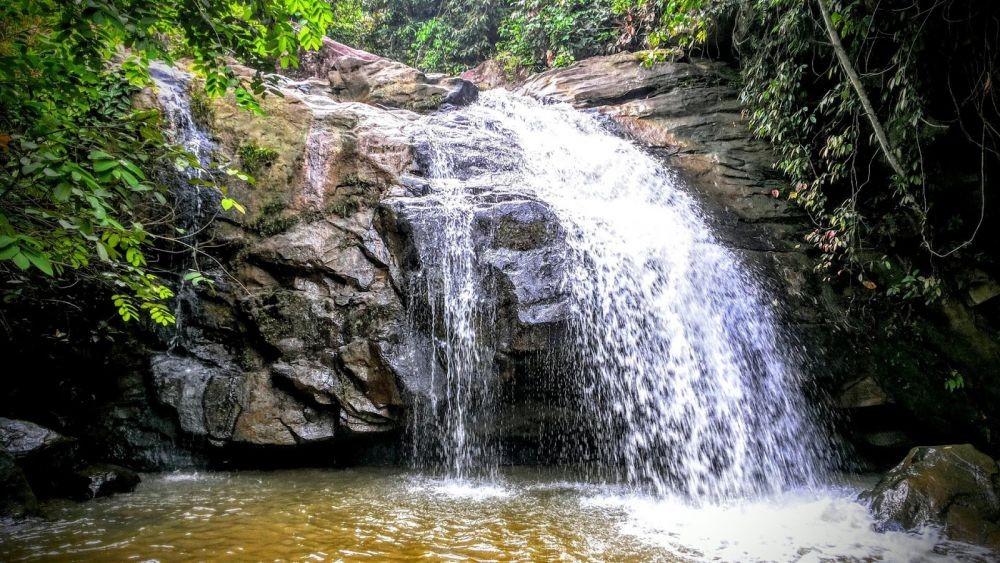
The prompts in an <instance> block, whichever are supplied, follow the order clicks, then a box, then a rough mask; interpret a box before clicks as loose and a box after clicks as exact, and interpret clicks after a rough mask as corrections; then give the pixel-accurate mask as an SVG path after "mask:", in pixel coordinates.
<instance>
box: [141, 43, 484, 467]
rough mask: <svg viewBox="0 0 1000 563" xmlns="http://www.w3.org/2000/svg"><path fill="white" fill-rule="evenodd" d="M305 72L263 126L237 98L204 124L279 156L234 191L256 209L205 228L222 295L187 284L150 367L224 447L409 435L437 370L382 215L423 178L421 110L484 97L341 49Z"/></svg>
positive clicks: (222, 148) (158, 387)
mask: <svg viewBox="0 0 1000 563" xmlns="http://www.w3.org/2000/svg"><path fill="white" fill-rule="evenodd" d="M305 69H306V72H307V76H306V77H305V78H304V79H303V80H300V81H298V82H292V81H288V82H287V83H286V84H285V86H284V88H283V89H284V95H283V96H281V97H279V96H268V97H267V98H265V100H264V102H263V107H264V110H265V112H266V115H265V116H264V117H259V116H254V115H251V114H250V113H248V112H245V111H243V110H240V109H238V108H237V107H236V104H235V102H234V100H233V99H231V98H230V99H220V100H210V101H209V100H206V101H204V102H203V103H202V107H201V108H200V111H199V112H198V115H195V116H194V117H195V118H196V121H198V122H199V124H200V126H201V128H203V129H204V130H205V131H207V132H208V133H209V134H210V136H211V137H212V138H213V140H214V142H215V143H216V145H217V146H216V148H217V151H218V152H219V153H220V154H221V155H223V156H224V157H225V158H231V159H234V160H239V159H240V158H242V156H241V155H243V154H244V153H246V152H247V151H248V149H247V147H251V148H252V149H253V150H254V151H256V152H264V153H267V154H270V155H271V158H270V159H269V160H268V162H267V163H266V164H263V165H261V166H260V168H259V169H257V170H254V174H255V176H256V182H255V183H253V184H247V183H245V182H241V181H237V180H233V181H232V182H231V183H230V185H229V189H230V191H231V193H232V194H234V197H235V198H236V199H237V200H239V201H241V202H242V203H243V204H244V205H245V206H246V208H247V209H248V212H247V214H246V215H236V214H231V215H227V216H225V217H221V218H220V219H221V220H216V221H215V222H214V223H213V224H212V225H211V228H209V229H207V230H206V232H207V233H208V235H207V236H206V237H205V240H204V241H202V244H212V245H215V246H216V247H217V248H220V249H221V251H219V252H216V253H215V256H216V257H217V258H218V266H219V267H218V268H217V269H215V270H211V269H209V273H210V275H211V277H212V278H213V280H214V291H195V290H194V288H191V287H188V288H186V289H185V288H183V287H182V288H181V290H180V291H179V295H181V296H182V298H183V299H182V308H181V311H180V312H181V314H180V315H179V317H178V318H179V319H180V323H179V330H178V334H176V335H175V336H173V337H172V341H173V343H174V345H173V346H172V347H170V348H169V349H168V350H165V351H162V352H159V353H156V354H154V355H153V357H152V359H151V360H150V372H151V381H152V388H153V392H154V395H155V397H156V398H157V401H158V402H159V403H160V404H161V405H163V406H164V407H166V408H167V409H169V411H170V412H172V416H173V417H174V418H175V419H176V420H177V423H178V425H179V427H180V430H181V431H182V433H183V434H184V435H185V436H187V437H189V438H191V440H192V443H193V445H195V446H197V447H203V448H207V449H208V450H209V451H212V450H216V451H218V452H225V451H227V450H231V449H232V448H233V447H239V446H253V447H292V446H301V445H308V444H316V443H323V442H330V441H337V440H343V439H348V438H352V437H358V436H377V435H380V434H385V433H392V432H397V431H399V430H400V429H401V428H402V426H403V424H404V422H405V417H406V404H407V399H408V396H409V395H408V393H409V390H408V388H407V387H406V385H405V384H404V382H406V381H408V380H412V379H415V378H416V377H417V375H415V372H417V371H426V369H425V366H424V365H420V366H419V367H418V365H417V364H415V363H414V361H413V360H412V359H413V358H414V357H415V354H414V353H413V351H412V350H411V349H410V345H409V343H408V339H407V334H406V332H407V327H406V322H407V320H406V311H405V305H404V299H405V295H404V294H403V292H402V290H401V285H400V284H401V283H403V278H402V277H401V273H400V264H401V262H400V260H399V259H398V257H397V256H395V255H393V254H392V253H391V252H390V250H389V246H388V244H387V242H386V241H387V237H389V236H395V233H393V232H390V231H387V230H386V229H384V228H382V227H383V225H384V223H383V221H382V219H381V213H382V212H381V211H380V209H381V208H380V205H381V202H382V201H383V200H385V199H386V198H388V197H390V196H391V195H393V194H396V195H398V194H401V193H405V192H406V190H407V189H408V188H407V187H406V183H407V182H408V181H409V180H408V179H409V178H411V176H412V175H413V174H416V173H417V172H418V166H417V165H416V149H415V148H414V146H413V141H412V137H413V128H414V127H415V126H416V125H415V124H416V122H417V121H418V119H419V117H420V116H419V115H418V114H416V113H414V112H413V111H411V110H418V111H429V110H433V109H437V108H439V107H441V106H442V105H443V104H461V103H467V102H469V101H471V100H473V99H475V96H476V89H475V87H474V86H472V85H471V84H470V83H468V82H466V81H464V80H461V79H457V78H447V77H443V76H434V75H425V74H424V73H421V72H419V71H417V70H415V69H412V68H409V67H406V66H405V65H402V64H400V63H397V62H394V61H388V60H385V59H381V58H379V57H376V56H374V55H371V54H368V53H364V52H362V51H357V50H354V49H350V48H347V47H345V46H343V45H339V44H337V43H334V42H330V41H327V42H326V43H325V44H324V47H323V49H321V50H320V51H319V52H318V53H316V54H313V55H311V56H310V57H309V58H308V60H307V61H306V64H305ZM246 72H250V71H249V70H246ZM393 108H396V109H393ZM168 113H169V112H168ZM192 113H193V112H192ZM249 164H251V163H246V162H245V163H244V165H249ZM334 449H336V448H334Z"/></svg>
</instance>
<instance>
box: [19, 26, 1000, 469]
mask: <svg viewBox="0 0 1000 563" xmlns="http://www.w3.org/2000/svg"><path fill="white" fill-rule="evenodd" d="M303 73H304V74H303V75H302V76H298V77H296V80H297V81H292V80H291V79H288V80H285V81H282V82H281V83H280V85H279V86H278V87H279V88H280V90H281V92H282V95H281V96H277V95H271V96H268V97H266V98H265V99H264V110H265V112H266V115H265V116H263V117H260V116H254V115H252V114H250V113H249V112H245V111H243V110H240V109H238V108H237V107H236V104H235V100H233V99H218V100H205V99H198V98H196V99H195V100H194V102H195V103H194V104H193V106H192V109H193V114H194V117H195V120H196V121H197V122H198V123H199V124H200V126H201V127H202V128H203V129H204V130H206V131H207V132H209V133H210V135H211V137H212V138H213V142H214V145H215V149H214V150H215V151H216V152H217V155H216V156H217V157H218V158H219V159H221V160H230V161H232V162H234V164H237V165H240V166H242V167H243V168H246V169H248V170H249V171H250V172H251V173H252V174H254V176H255V177H256V181H255V182H254V183H252V184H249V183H246V182H243V181H240V180H238V179H235V178H230V180H228V184H229V185H228V189H229V190H230V192H231V193H232V195H233V197H234V198H236V199H237V200H238V201H240V202H241V203H242V204H243V205H244V206H245V207H246V208H247V213H246V214H245V215H238V214H234V213H228V214H220V215H218V216H216V215H215V214H209V216H207V217H205V222H204V226H205V228H204V231H203V234H202V235H201V236H200V237H199V240H198V246H199V247H200V248H201V249H202V250H203V251H204V253H203V254H201V255H200V256H199V257H198V258H197V259H198V265H199V267H200V269H201V270H202V271H204V272H205V273H206V274H207V275H208V276H209V277H210V278H211V279H212V280H213V281H214V286H213V288H205V287H203V288H202V289H199V290H198V291H195V290H194V289H193V288H191V287H190V286H187V287H186V288H185V287H182V288H181V291H179V295H180V296H181V299H180V304H179V307H180V308H179V311H178V312H179V315H178V318H179V321H180V322H179V327H178V328H177V333H176V334H171V335H160V336H161V337H160V338H150V339H146V340H143V341H142V342H137V343H135V344H134V345H133V346H131V347H129V348H128V349H127V350H122V349H121V348H122V347H121V346H120V345H115V346H112V347H111V348H109V349H108V354H107V355H106V357H104V358H103V359H102V360H101V361H103V362H104V364H103V365H105V366H109V367H108V370H109V371H108V374H107V375H108V378H107V379H106V380H103V383H101V385H102V386H103V387H102V390H101V391H100V392H99V393H98V392H93V393H91V391H92V390H93V388H94V385H92V384H89V383H87V382H82V383H81V382H79V381H77V382H76V383H73V384H72V386H73V388H74V389H75V391H74V393H73V394H72V396H73V397H80V396H86V395H87V394H88V393H90V394H91V396H94V397H97V399H95V401H94V404H93V405H92V406H90V407H88V408H87V409H84V412H83V413H82V414H81V413H76V414H74V415H72V416H69V415H65V414H57V415H49V414H47V415H46V417H45V420H44V421H42V422H45V423H48V424H53V425H56V426H58V425H60V424H63V425H67V426H69V425H73V424H74V423H75V422H76V421H79V420H83V421H84V422H85V424H83V425H81V426H77V428H79V429H80V430H79V432H73V431H72V429H71V428H60V430H62V431H64V432H66V433H68V434H84V435H85V436H81V438H83V439H84V440H83V441H84V442H87V444H85V446H87V448H85V449H88V450H89V452H91V455H93V456H94V457H95V458H102V459H105V460H108V461H116V462H119V463H125V464H129V465H132V466H137V467H142V468H164V467H172V466H177V465H186V464H194V463H205V462H209V461H213V460H225V459H237V458H238V459H240V460H242V461H243V462H245V463H250V464H255V465H266V464H271V463H280V462H281V461H282V459H279V458H284V459H285V460H286V461H287V460H291V459H307V460H308V461H310V462H317V461H323V462H326V461H329V460H331V459H332V460H335V461H345V462H349V461H355V460H358V459H360V457H359V456H364V455H366V453H365V452H368V451H369V450H370V447H369V446H371V445H373V444H388V445H390V446H391V447H392V448H395V446H396V445H397V444H398V443H399V441H400V434H401V432H402V431H404V430H405V428H406V426H407V422H408V419H409V417H410V414H411V407H412V405H413V404H414V398H415V396H416V395H418V394H421V393H428V392H429V387H428V386H429V385H431V384H432V382H430V381H429V379H428V373H430V371H431V369H432V366H431V365H430V362H431V361H432V360H431V354H430V349H429V347H430V346H434V345H435V344H433V336H434V335H433V334H428V332H430V333H432V332H433V329H431V328H429V327H431V326H433V325H434V323H433V321H430V322H429V321H428V320H427V318H426V317H427V316H428V315H431V316H433V315H434V314H435V313H434V312H433V307H431V304H430V303H427V302H426V300H425V298H424V297H422V294H420V293H419V292H418V291H414V290H413V284H414V283H415V281H419V272H420V269H421V255H420V252H418V248H420V247H422V246H426V245H427V244H428V242H427V241H428V240H430V239H433V238H434V237H435V236H436V232H437V229H438V228H439V226H438V225H437V224H436V223H435V221H434V218H433V217H429V216H427V215H426V214H424V213H422V212H421V209H422V205H423V201H424V200H423V198H424V196H426V194H427V189H428V187H427V182H426V180H425V179H424V177H425V176H426V174H427V170H426V160H427V158H426V156H427V155H426V150H427V148H426V147H425V146H423V145H422V144H421V142H420V138H421V135H423V134H425V130H424V127H425V125H424V121H423V119H424V117H423V116H424V115H426V114H427V113H430V112H433V111H435V110H437V109H439V108H441V107H443V106H445V105H454V104H464V103H468V102H470V101H472V100H474V99H475V97H476V89H475V87H474V86H473V85H472V84H471V83H469V82H466V81H464V80H461V79H455V78H447V77H442V76H435V75H425V74H424V73H421V72H419V71H417V70H415V69H412V68H409V67H406V66H405V65H401V64H400V63H396V62H392V61H387V60H385V59H381V58H379V57H376V56H374V55H371V54H368V53H364V52H361V51H357V50H354V49H350V48H347V47H345V46H342V45H339V44H335V43H332V42H328V43H327V44H326V45H325V46H324V48H323V49H322V50H321V51H320V52H319V53H318V54H316V55H314V56H312V57H311V58H310V59H308V61H307V64H305V65H304V70H303ZM520 91H521V92H523V93H525V94H527V95H530V96H534V97H538V98H548V99H553V100H558V101H564V102H568V103H571V104H573V105H575V106H577V107H580V108H585V109H587V110H591V111H598V112H600V113H602V114H604V115H606V116H607V117H608V118H610V120H611V123H612V124H613V126H615V127H618V128H620V132H621V134H623V135H628V136H631V137H633V138H634V139H636V141H637V142H639V143H641V144H643V145H645V146H646V147H648V149H649V150H650V151H652V152H654V153H655V154H657V155H659V156H661V157H662V158H663V159H664V160H665V161H667V162H668V163H669V164H670V165H671V166H673V167H674V168H675V169H676V170H677V171H678V172H679V173H680V174H681V175H682V176H684V177H685V179H686V180H687V182H688V184H689V186H690V187H691V188H692V190H693V191H694V192H695V193H696V194H697V195H698V196H699V199H700V200H701V203H702V205H703V207H704V208H705V210H706V211H707V213H708V215H709V216H710V218H711V220H712V222H713V226H714V227H715V229H716V231H717V232H718V233H719V238H720V239H721V240H723V241H724V242H725V243H726V244H727V245H728V246H730V247H732V248H734V249H736V250H738V251H740V252H741V253H742V255H743V256H745V257H746V258H747V259H748V262H749V263H751V264H753V265H754V267H755V268H756V269H757V270H759V272H758V273H759V277H760V278H761V279H763V280H764V281H766V282H767V283H768V284H769V285H770V286H771V290H772V292H773V294H774V295H775V296H776V298H777V299H778V300H779V301H781V302H782V304H783V307H782V309H783V311H784V317H785V319H786V322H787V323H788V324H790V325H792V326H793V328H794V329H795V331H796V332H797V333H798V335H799V337H800V340H801V343H802V345H803V346H804V347H806V348H808V349H810V350H817V351H820V350H825V351H826V352H827V354H826V355H825V356H823V355H819V356H818V359H817V363H816V366H815V369H813V370H812V371H813V372H814V374H815V379H816V381H817V382H818V383H819V385H818V387H819V388H820V389H821V391H822V392H821V393H820V394H821V395H822V394H824V393H825V394H831V395H835V403H836V404H837V405H839V406H841V407H843V408H844V409H845V410H847V411H850V412H851V413H853V415H854V416H855V419H856V420H859V421H861V422H862V423H863V424H861V425H857V426H855V427H853V428H855V429H857V431H858V436H856V437H857V438H858V441H859V443H860V444H862V445H864V444H869V445H871V446H872V447H875V446H888V447H890V449H891V448H895V447H903V446H906V445H908V443H909V442H910V441H911V438H910V437H908V436H905V435H904V431H907V430H911V431H912V429H910V428H906V427H904V426H905V425H906V424H909V422H907V420H906V419H898V424H896V425H894V426H890V427H879V426H877V425H875V424H869V423H868V421H869V419H871V420H876V419H878V420H881V419H884V418H885V416H884V415H885V414H886V413H888V412H892V411H891V410H887V409H897V412H903V413H905V414H906V415H907V416H910V417H914V418H915V417H916V416H919V414H920V408H922V407H921V406H920V405H921V404H922V403H920V402H919V401H916V400H914V399H912V398H911V395H910V394H909V390H910V387H907V386H906V385H903V384H901V383H899V382H897V383H893V379H892V377H893V374H892V372H889V375H887V370H885V369H881V366H880V364H879V361H880V359H879V357H878V356H877V355H876V354H874V353H873V352H872V351H871V350H863V351H861V352H860V353H858V354H856V355H852V354H850V353H845V350H849V349H850V347H851V346H852V343H854V342H855V341H854V340H851V338H850V334H849V333H848V334H846V335H845V333H842V332H840V328H841V327H843V326H845V325H847V324H849V323H847V322H846V318H847V317H846V313H845V311H844V309H843V307H842V303H844V298H843V296H838V295H835V294H834V293H833V291H832V290H831V289H830V288H829V287H828V286H827V285H824V284H821V283H818V282H817V280H815V279H814V277H813V276H812V275H811V273H810V272H811V269H812V260H811V258H810V257H809V256H807V254H806V251H805V250H804V249H803V248H802V247H804V246H805V245H801V246H800V234H801V233H802V231H803V226H804V225H805V224H806V222H807V218H806V217H804V216H803V215H802V214H801V213H800V212H799V211H798V210H796V209H795V208H794V207H792V206H790V205H789V204H788V202H786V201H784V200H782V199H778V198H776V197H774V196H773V195H772V190H775V189H777V188H779V187H780V186H781V185H782V180H781V178H780V177H779V176H778V175H777V174H776V173H775V172H774V171H773V170H772V168H771V165H772V162H773V157H772V155H771V154H770V153H769V151H768V149H767V147H765V146H763V145H762V144H760V143H759V142H756V141H754V140H753V139H752V138H751V136H750V135H749V133H748V131H747V130H746V127H745V125H744V124H743V122H742V118H741V116H740V108H739V105H738V101H737V94H736V90H735V88H734V86H733V82H732V77H731V76H730V73H729V71H728V70H727V68H726V67H725V66H723V65H720V64H716V63H710V62H691V63H660V64H656V65H653V66H649V67H647V66H644V65H643V64H642V61H641V55H637V54H621V55H614V56H609V57H597V58H593V59H588V60H585V61H581V62H580V63H577V64H575V65H573V66H571V67H568V68H566V69H559V70H553V71H550V72H547V73H543V74H541V75H538V76H535V77H532V78H530V79H529V80H528V81H527V82H525V83H524V84H523V85H522V86H521V87H520ZM469 165H470V166H475V163H469ZM198 197H201V196H198ZM198 197H196V198H195V199H198ZM205 197H206V198H207V201H206V202H204V203H206V205H204V206H203V208H204V209H216V208H217V202H215V201H214V200H212V199H211V196H205ZM199 208H201V207H199ZM475 229H476V232H477V236H476V242H475V244H477V245H478V247H479V248H481V249H483V255H484V256H487V257H488V260H487V261H488V262H489V264H490V268H491V274H490V276H491V278H492V279H493V286H494V287H495V288H496V292H495V293H494V294H493V295H490V296H487V298H488V299H490V300H491V302H492V305H491V306H492V307H494V308H495V310H496V311H497V318H496V326H495V327H494V328H495V332H496V334H497V340H498V343H499V344H498V346H497V349H496V350H495V352H496V357H495V358H492V359H491V361H492V362H493V363H494V364H495V365H496V367H497V370H498V371H499V372H500V373H501V374H502V375H503V377H504V379H505V380H509V381H511V386H512V388H513V392H512V394H511V395H510V397H508V399H509V400H512V401H515V402H516V403H517V405H515V406H514V408H512V409H510V410H509V413H511V414H510V417H509V418H510V419H509V420H504V421H502V422H501V424H502V425H503V429H501V430H500V432H503V433H506V434H507V435H508V437H510V438H511V439H513V440H515V441H518V440H521V441H528V440H530V437H531V436H532V435H534V434H535V433H537V428H538V427H539V425H540V424H541V421H543V420H544V419H546V418H547V417H561V416H564V413H559V412H557V411H558V409H559V406H558V405H555V404H553V403H552V402H551V401H552V400H551V397H549V395H548V394H547V391H546V389H549V388H550V387H553V386H557V385H552V380H553V379H556V378H559V377H564V376H565V374H559V373H550V372H548V371H546V364H545V363H544V361H542V360H543V359H544V358H546V357H549V356H551V355H553V354H557V353H558V352H559V342H560V338H561V335H562V334H563V332H564V326H563V321H564V320H565V314H564V313H565V312H564V311H563V310H562V309H561V299H560V295H559V292H558V290H557V289H556V288H557V286H558V284H557V283H556V282H555V281H554V280H557V279H558V278H559V277H560V276H559V273H560V268H561V264H560V261H559V260H560V256H561V253H560V252H559V251H558V249H559V248H560V245H561V244H562V237H563V234H562V233H561V230H560V227H559V225H558V222H557V221H555V219H554V218H553V216H552V215H551V213H550V212H549V211H548V210H547V209H546V208H545V207H544V206H543V205H539V204H538V203H537V202H532V201H525V200H519V201H491V202H484V205H483V206H482V209H481V210H480V211H479V212H477V215H476V217H475ZM956 310H957V311H959V313H955V314H957V315H958V317H955V318H958V319H959V321H961V318H966V319H967V317H968V315H969V313H968V309H967V308H963V307H959V308H958V309H956ZM438 314H439V313H438ZM962 315H966V317H962ZM959 317H961V318H959ZM956 322H958V321H956ZM966 325H967V328H968V330H967V332H968V333H969V334H973V335H976V336H975V338H978V339H979V340H969V341H970V342H984V343H983V344H982V346H979V349H981V350H985V353H986V357H987V358H988V357H989V354H990V353H991V352H990V351H989V350H990V349H991V348H990V346H994V347H995V343H994V344H990V340H989V337H988V336H983V333H982V331H981V330H980V329H978V328H976V326H975V323H971V324H969V323H966ZM956 334H958V335H959V337H960V338H964V337H962V336H961V335H962V334H965V333H963V332H957V333H956ZM970 338H971V337H970ZM845 342H846V344H845ZM102 349H103V348H102ZM993 353H995V352H993ZM60 357H61V358H63V359H62V360H60V361H63V362H70V361H72V358H73V353H72V352H71V351H68V352H66V354H65V355H62V356H60ZM66 358H69V360H67V359H66ZM91 363H93V362H91ZM95 365H99V363H95ZM994 365H996V364H994ZM434 368H435V369H446V366H434ZM897 375H898V374H897ZM52 379H55V380H58V381H62V380H64V379H68V378H61V376H60V375H58V374H57V375H55V376H53V377H52ZM88 386H89V387H88ZM996 388H997V389H1000V384H998V385H997V386H996ZM46 392H47V391H45V390H35V391H33V393H34V394H32V393H24V394H21V395H19V396H21V397H27V399H25V400H26V401H27V403H25V404H29V403H34V404H41V403H42V402H44V400H45V398H44V393H46ZM941 392H943V388H942V389H940V390H939V393H938V395H940V394H941ZM72 403H73V401H72V400H70V401H68V402H66V403H65V404H59V405H58V406H55V407H53V409H52V410H53V411H59V412H62V411H65V410H72V409H74V408H76V407H73V406H72ZM893 403H895V406H893ZM935 408H936V407H935ZM31 412H32V409H31V408H28V407H25V408H24V409H23V410H22V411H20V412H19V413H17V414H19V415H20V416H21V417H25V416H27V414H30V413H31ZM0 414H4V413H0ZM974 414H975V413H974ZM974 414H970V415H969V416H974ZM963 416H964V414H963ZM490 431H493V430H490ZM913 433H914V434H916V435H917V436H921V434H920V432H919V431H917V432H913ZM923 436H926V434H923ZM267 452H282V453H281V454H279V455H277V456H275V455H272V454H270V453H267ZM293 452H298V453H301V454H303V456H304V457H303V458H295V456H294V455H292V453H293ZM379 455H380V457H381V458H382V459H384V454H379Z"/></svg>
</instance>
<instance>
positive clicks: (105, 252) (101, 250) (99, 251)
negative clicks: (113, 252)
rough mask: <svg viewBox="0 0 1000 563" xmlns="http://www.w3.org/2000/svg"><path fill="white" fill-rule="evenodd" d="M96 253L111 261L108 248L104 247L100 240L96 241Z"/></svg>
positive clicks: (102, 258) (104, 259)
mask: <svg viewBox="0 0 1000 563" xmlns="http://www.w3.org/2000/svg"><path fill="white" fill-rule="evenodd" d="M97 255H98V256H99V257H100V258H101V260H103V261H105V262H110V261H111V257H110V256H108V249H107V248H105V247H104V244H103V243H101V242H98V243H97Z"/></svg>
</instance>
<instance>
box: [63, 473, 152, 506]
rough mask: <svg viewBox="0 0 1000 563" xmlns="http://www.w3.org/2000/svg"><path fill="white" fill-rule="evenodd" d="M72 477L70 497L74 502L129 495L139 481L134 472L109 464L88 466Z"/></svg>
mask: <svg viewBox="0 0 1000 563" xmlns="http://www.w3.org/2000/svg"><path fill="white" fill-rule="evenodd" d="M74 476H75V479H74V482H73V484H72V485H71V486H72V491H70V497H71V498H74V499H76V500H90V499H93V498H97V497H106V496H110V495H113V494H117V493H130V492H132V491H134V490H135V488H136V487H137V486H139V482H140V481H141V479H140V478H139V475H138V474H137V473H136V472H135V471H132V470H130V469H125V468H124V467H119V466H117V465H109V464H99V465H88V466H86V467H84V468H83V469H81V470H79V471H77V472H76V473H75V474H74Z"/></svg>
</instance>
